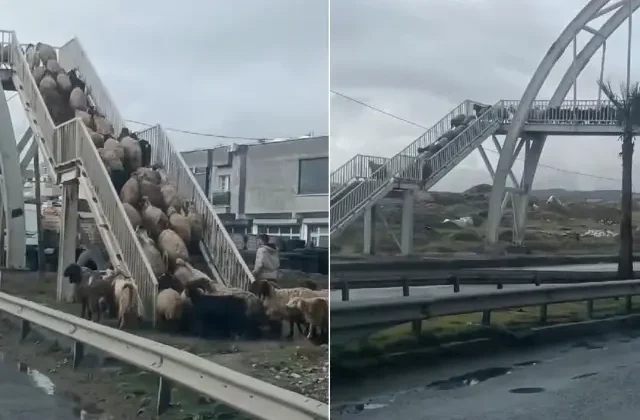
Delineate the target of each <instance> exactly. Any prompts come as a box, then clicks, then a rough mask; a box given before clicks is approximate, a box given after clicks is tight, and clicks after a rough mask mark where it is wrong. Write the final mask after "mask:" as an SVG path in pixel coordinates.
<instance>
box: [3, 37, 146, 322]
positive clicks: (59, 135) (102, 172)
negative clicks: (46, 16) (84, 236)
mask: <svg viewBox="0 0 640 420" xmlns="http://www.w3.org/2000/svg"><path fill="white" fill-rule="evenodd" d="M10 33H11V41H10V46H11V47H10V54H9V63H10V65H11V68H12V69H13V71H14V72H15V76H16V77H15V78H14V80H15V81H16V82H17V83H16V89H17V90H18V93H19V96H20V99H21V101H22V102H23V105H24V107H25V111H26V113H27V116H28V118H29V123H30V125H31V127H32V128H33V130H34V134H35V135H36V139H38V140H39V141H40V144H39V146H40V150H41V151H42V153H43V157H44V158H45V160H46V161H47V162H48V167H49V169H50V172H51V175H52V177H55V176H56V175H57V173H58V172H59V171H58V170H57V169H56V168H60V167H61V166H62V165H66V166H68V165H69V164H71V163H75V164H76V165H79V167H80V170H81V175H80V177H79V181H80V184H81V187H84V188H85V192H87V193H88V197H90V199H88V200H87V201H88V202H89V205H90V206H91V207H92V211H93V212H94V217H95V218H96V223H97V224H98V226H99V227H101V229H100V233H101V236H102V239H103V242H104V243H105V247H106V248H107V252H108V253H109V257H110V259H111V262H112V264H113V265H114V267H117V266H121V267H122V269H123V271H125V272H126V273H127V274H129V275H130V276H131V277H132V279H133V280H134V281H135V282H136V285H137V286H138V289H139V292H140V296H141V298H142V299H143V300H144V301H145V308H147V315H149V316H152V317H153V315H154V314H155V304H156V295H157V290H158V287H157V280H156V278H155V276H154V274H153V271H152V269H151V266H150V265H149V262H148V260H147V257H146V255H145V253H144V251H143V250H142V247H141V246H140V243H139V241H138V238H137V236H136V234H135V231H134V229H133V227H132V226H131V222H130V221H129V219H128V217H127V216H126V213H125V211H124V207H123V206H122V203H121V201H120V199H119V197H118V195H117V194H116V191H115V189H114V187H113V184H112V183H111V179H110V177H109V175H108V173H107V169H106V167H105V166H104V164H103V162H102V159H101V158H100V156H99V154H98V150H97V149H96V147H95V145H94V144H93V141H92V140H91V137H90V136H89V133H88V131H87V128H86V126H85V125H84V123H83V122H82V120H80V119H78V118H75V119H73V120H70V121H67V122H66V123H64V124H61V125H60V126H57V127H56V126H55V125H54V123H53V119H52V118H51V116H50V115H49V111H48V109H47V107H46V105H45V102H44V99H43V98H42V95H41V94H40V91H39V89H38V87H37V86H36V83H35V80H34V78H33V75H32V74H31V71H30V70H29V66H28V64H27V61H26V58H25V56H24V54H23V52H22V49H21V47H20V43H19V42H18V39H17V37H16V34H15V32H13V31H12V32H10ZM96 213H97V214H96ZM103 224H104V225H103ZM123 263H124V264H123Z"/></svg>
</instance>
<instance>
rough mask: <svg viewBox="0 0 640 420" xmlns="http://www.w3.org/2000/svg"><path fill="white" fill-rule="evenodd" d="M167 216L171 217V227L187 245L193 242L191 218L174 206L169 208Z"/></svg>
mask: <svg viewBox="0 0 640 420" xmlns="http://www.w3.org/2000/svg"><path fill="white" fill-rule="evenodd" d="M167 217H169V225H170V226H171V229H173V231H174V232H175V233H177V234H178V236H179V237H180V239H182V241H183V242H184V243H185V245H186V244H189V243H191V223H189V219H188V218H187V217H186V216H183V215H181V214H180V213H178V212H177V210H176V209H175V208H174V207H173V206H170V207H169V208H168V209H167Z"/></svg>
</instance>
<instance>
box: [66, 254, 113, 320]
mask: <svg viewBox="0 0 640 420" xmlns="http://www.w3.org/2000/svg"><path fill="white" fill-rule="evenodd" d="M63 276H64V277H67V278H68V279H69V283H71V284H72V285H74V287H75V291H74V297H75V298H76V300H77V301H79V302H80V303H81V304H82V307H81V310H80V317H81V318H85V313H86V314H87V316H88V318H87V319H90V320H93V318H94V315H95V318H96V322H100V315H101V302H103V301H104V302H107V303H109V302H110V299H111V298H110V295H111V283H110V282H109V281H106V280H105V279H104V278H103V277H102V276H101V275H100V273H98V272H95V271H93V270H91V269H90V268H87V267H81V266H79V265H78V264H75V263H73V264H69V265H68V266H67V267H66V268H65V269H64V272H63Z"/></svg>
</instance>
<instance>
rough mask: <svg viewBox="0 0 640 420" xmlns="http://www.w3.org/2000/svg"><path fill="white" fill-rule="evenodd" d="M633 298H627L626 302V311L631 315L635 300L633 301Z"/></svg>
mask: <svg viewBox="0 0 640 420" xmlns="http://www.w3.org/2000/svg"><path fill="white" fill-rule="evenodd" d="M632 297H633V296H627V297H626V299H625V302H624V309H625V311H627V313H631V311H632V310H633V300H631V298H632Z"/></svg>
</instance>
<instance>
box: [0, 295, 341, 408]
mask: <svg viewBox="0 0 640 420" xmlns="http://www.w3.org/2000/svg"><path fill="white" fill-rule="evenodd" d="M0 311H3V312H7V313H9V314H11V315H13V316H16V317H18V318H20V319H22V331H21V334H22V335H21V336H22V338H23V339H24V338H25V337H26V335H27V334H28V333H29V330H30V323H33V324H37V325H40V326H42V327H44V328H46V329H48V330H51V331H53V332H55V333H58V334H60V335H63V336H65V337H68V338H71V339H73V340H75V344H74V352H73V354H74V360H73V367H74V368H75V367H77V366H78V365H79V363H81V361H82V357H83V355H84V344H87V345H90V346H92V347H95V348H97V349H99V350H101V351H104V352H106V353H109V354H110V355H111V356H113V357H115V358H117V359H119V360H122V361H124V362H126V363H129V364H132V365H135V366H137V367H139V368H141V369H144V370H147V371H151V372H153V373H156V374H158V375H159V376H160V382H159V392H158V396H159V398H158V411H159V412H164V411H165V410H166V409H167V408H168V407H169V405H170V395H171V392H170V389H171V383H172V382H173V383H178V384H181V385H183V386H185V387H187V388H190V389H192V390H193V391H195V392H197V393H199V394H203V395H206V396H208V397H210V398H212V399H214V400H216V401H220V402H223V403H225V404H228V405H229V406H231V407H233V408H235V409H237V410H239V411H242V412H244V413H247V414H250V415H253V416H256V417H257V418H260V419H265V420H281V419H296V420H298V419H300V420H304V419H310V420H311V419H328V418H329V408H328V406H327V405H326V404H324V403H322V402H320V401H316V400H313V399H311V398H307V397H305V396H303V395H299V394H296V393H294V392H291V391H288V390H286V389H282V388H278V387H276V386H274V385H271V384H268V383H266V382H262V381H260V380H258V379H255V378H252V377H250V376H247V375H243V374H241V373H237V372H234V371H233V370H231V369H228V368H225V367H223V366H220V365H218V364H215V363H213V362H210V361H208V360H206V359H203V358H201V357H198V356H196V355H194V354H191V353H188V352H185V351H182V350H178V349H176V348H174V347H171V346H168V345H165V344H161V343H158V342H155V341H152V340H148V339H146V338H142V337H138V336H136V335H133V334H129V333H126V332H124V331H120V330H117V329H115V328H110V327H106V326H104V325H101V324H98V323H95V322H91V321H88V320H84V319H81V318H78V317H76V316H73V315H69V314H66V313H64V312H60V311H57V310H54V309H51V308H47V307H46V306H42V305H38V304H35V303H33V302H30V301H28V300H24V299H20V298H17V297H15V296H11V295H8V294H6V293H1V292H0Z"/></svg>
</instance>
